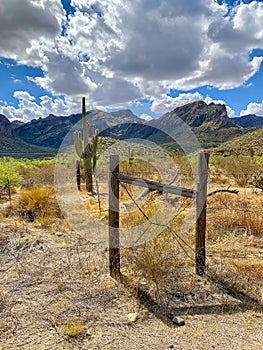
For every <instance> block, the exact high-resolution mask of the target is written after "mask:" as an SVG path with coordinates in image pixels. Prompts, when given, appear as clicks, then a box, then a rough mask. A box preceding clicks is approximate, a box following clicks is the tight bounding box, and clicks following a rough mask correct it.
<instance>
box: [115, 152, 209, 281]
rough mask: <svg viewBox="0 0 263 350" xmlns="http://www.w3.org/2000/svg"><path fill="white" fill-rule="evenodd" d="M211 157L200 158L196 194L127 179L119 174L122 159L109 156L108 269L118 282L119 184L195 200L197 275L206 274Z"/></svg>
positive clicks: (159, 184)
mask: <svg viewBox="0 0 263 350" xmlns="http://www.w3.org/2000/svg"><path fill="white" fill-rule="evenodd" d="M208 161H209V155H208V153H204V152H201V153H199V155H198V178H197V179H198V181H197V188H196V190H192V189H188V188H184V187H178V186H172V185H166V184H162V183H160V182H156V181H150V180H146V179H142V178H136V177H132V176H127V175H124V174H121V173H120V172H119V156H118V155H111V156H110V169H109V170H110V178H109V267H110V275H111V277H113V278H115V279H116V280H120V279H121V264H120V258H121V257H120V235H119V227H120V215H119V210H120V205H119V198H120V197H119V192H120V182H122V183H126V184H133V185H136V186H141V187H146V188H148V189H149V190H156V191H159V192H162V193H172V194H174V195H178V196H182V197H188V198H193V199H195V200H196V227H195V269H196V273H197V274H198V275H200V276H201V275H203V274H204V273H205V267H206V249H205V236H206V196H207V179H208Z"/></svg>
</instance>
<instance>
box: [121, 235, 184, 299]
mask: <svg viewBox="0 0 263 350" xmlns="http://www.w3.org/2000/svg"><path fill="white" fill-rule="evenodd" d="M177 255H178V251H177V246H176V244H174V239H173V238H172V236H171V234H170V233H168V232H166V233H163V234H161V235H159V236H158V237H156V238H155V239H153V240H151V241H148V242H146V243H145V244H143V245H141V246H139V247H137V248H133V249H126V250H125V251H124V252H123V260H124V261H123V263H124V266H126V269H127V270H128V275H129V276H130V278H131V282H132V283H133V284H134V285H137V286H138V285H140V284H141V286H143V285H145V288H146V289H147V290H148V291H149V290H153V292H154V293H155V297H156V298H158V297H159V296H160V292H161V290H163V289H165V287H166V284H167V281H168V277H169V275H171V273H172V272H173V271H174V269H175V268H176V267H177V266H178V265H179V259H178V256H177ZM124 269H125V268H124ZM135 271H136V273H134V272H135Z"/></svg>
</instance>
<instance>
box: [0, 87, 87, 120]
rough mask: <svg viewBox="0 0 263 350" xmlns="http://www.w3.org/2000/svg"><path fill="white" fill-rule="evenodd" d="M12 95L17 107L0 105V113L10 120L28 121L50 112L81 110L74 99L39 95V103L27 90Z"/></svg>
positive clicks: (67, 113) (63, 112) (64, 113)
mask: <svg viewBox="0 0 263 350" xmlns="http://www.w3.org/2000/svg"><path fill="white" fill-rule="evenodd" d="M13 96H14V98H16V99H18V107H14V106H10V105H7V104H6V103H3V105H0V113H1V114H4V115H5V116H6V117H7V118H8V119H10V120H11V121H13V120H16V119H18V120H21V121H23V122H28V121H30V120H32V119H38V118H45V117H47V116H48V115H49V114H51V113H52V114H55V115H70V114H72V113H80V111H81V106H80V104H79V103H76V101H71V100H66V101H65V100H63V99H62V98H55V99H52V98H51V97H49V96H47V95H44V96H41V97H40V103H37V102H36V99H35V97H34V96H32V95H30V94H29V93H28V92H27V91H15V92H14V94H13Z"/></svg>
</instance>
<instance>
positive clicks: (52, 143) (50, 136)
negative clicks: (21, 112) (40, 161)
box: [14, 110, 142, 148]
mask: <svg viewBox="0 0 263 350" xmlns="http://www.w3.org/2000/svg"><path fill="white" fill-rule="evenodd" d="M81 118H82V116H81V114H72V115H70V116H68V117H67V116H55V115H53V114H50V115H49V116H48V117H47V118H40V119H37V120H35V119H34V120H32V121H31V122H29V123H26V124H23V125H21V126H18V127H16V128H15V130H14V134H15V135H16V136H17V137H19V138H21V139H22V140H24V141H25V142H27V143H30V144H34V145H38V146H44V147H54V148H59V146H60V144H61V142H62V141H63V139H64V137H65V136H66V134H67V133H68V132H69V131H70V129H71V128H72V127H73V126H74V125H75V124H76V123H77V122H79V121H80V120H81ZM87 120H88V121H89V122H90V125H91V126H96V128H98V129H99V131H101V130H104V129H108V128H110V127H113V126H115V125H119V124H120V123H124V122H133V123H142V121H141V119H139V118H138V117H137V116H135V115H134V114H133V113H132V112H131V111H130V110H124V111H118V112H113V113H107V112H104V111H100V110H91V111H89V112H87Z"/></svg>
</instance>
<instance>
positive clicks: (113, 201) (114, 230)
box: [109, 155, 121, 280]
mask: <svg viewBox="0 0 263 350" xmlns="http://www.w3.org/2000/svg"><path fill="white" fill-rule="evenodd" d="M118 172H119V156H118V155H111V156H110V175H109V176H110V177H109V263H110V276H111V277H113V278H115V279H116V280H119V279H120V276H121V273H120V237H119V180H118V179H117V176H116V175H115V174H114V173H118Z"/></svg>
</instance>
